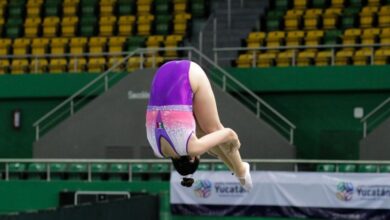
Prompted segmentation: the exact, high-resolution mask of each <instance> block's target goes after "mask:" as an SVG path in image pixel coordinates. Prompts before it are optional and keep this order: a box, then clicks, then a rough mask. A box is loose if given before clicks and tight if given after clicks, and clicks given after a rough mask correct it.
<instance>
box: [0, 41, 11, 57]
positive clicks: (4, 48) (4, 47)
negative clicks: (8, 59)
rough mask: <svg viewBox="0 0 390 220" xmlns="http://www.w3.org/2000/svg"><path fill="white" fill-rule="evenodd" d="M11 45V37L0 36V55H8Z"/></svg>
mask: <svg viewBox="0 0 390 220" xmlns="http://www.w3.org/2000/svg"><path fill="white" fill-rule="evenodd" d="M11 45H12V40H11V39H4V38H0V56H4V55H8V54H9V53H10V49H11Z"/></svg>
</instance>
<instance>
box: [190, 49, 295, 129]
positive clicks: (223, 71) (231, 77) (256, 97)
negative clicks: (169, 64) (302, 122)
mask: <svg viewBox="0 0 390 220" xmlns="http://www.w3.org/2000/svg"><path fill="white" fill-rule="evenodd" d="M194 51H196V52H198V53H199V51H198V50H197V49H196V48H194ZM199 55H200V56H201V57H203V59H205V60H206V61H207V62H209V63H213V61H212V60H211V59H210V58H208V57H207V56H205V55H204V54H201V53H199ZM215 67H216V68H217V69H218V70H219V71H221V72H222V73H223V74H224V75H225V76H226V77H228V78H229V79H230V80H232V81H233V82H234V83H236V84H237V85H238V86H240V87H241V89H243V90H244V91H245V92H247V93H248V94H250V95H251V96H252V97H253V98H255V99H256V100H257V101H258V102H260V103H261V104H263V105H264V106H266V107H267V108H269V109H270V110H271V112H272V113H274V114H276V115H277V116H278V117H280V118H281V119H282V120H283V121H284V122H286V123H287V124H288V125H289V126H290V127H292V128H293V129H296V127H295V125H294V124H293V123H292V122H290V121H289V120H288V119H287V118H285V117H284V116H283V115H281V114H280V113H279V112H278V111H276V110H275V109H274V108H272V107H271V106H270V105H269V104H268V103H266V102H265V101H264V100H263V99H261V98H260V97H259V96H257V95H256V94H255V93H254V92H252V91H251V90H249V89H248V88H247V87H246V86H244V84H242V83H241V82H240V81H238V80H237V79H236V78H234V77H233V76H231V75H230V74H229V73H228V72H227V71H226V70H224V69H222V68H221V67H220V66H218V65H216V66H215Z"/></svg>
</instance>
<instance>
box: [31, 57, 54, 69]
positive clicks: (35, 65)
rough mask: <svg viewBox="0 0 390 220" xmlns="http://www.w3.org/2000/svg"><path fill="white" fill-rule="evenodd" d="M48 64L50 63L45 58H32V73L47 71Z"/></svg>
mask: <svg viewBox="0 0 390 220" xmlns="http://www.w3.org/2000/svg"><path fill="white" fill-rule="evenodd" d="M48 64H49V63H48V62H47V60H46V59H44V58H39V59H31V63H30V73H46V72H47V68H48Z"/></svg>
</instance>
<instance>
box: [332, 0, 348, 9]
mask: <svg viewBox="0 0 390 220" xmlns="http://www.w3.org/2000/svg"><path fill="white" fill-rule="evenodd" d="M330 5H331V6H330V7H331V8H344V5H345V0H331V3H330Z"/></svg>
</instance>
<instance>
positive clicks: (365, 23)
mask: <svg viewBox="0 0 390 220" xmlns="http://www.w3.org/2000/svg"><path fill="white" fill-rule="evenodd" d="M377 11H378V7H375V6H367V7H364V8H363V9H362V11H361V12H360V27H362V28H371V27H373V24H374V15H375V14H376V13H377Z"/></svg>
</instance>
